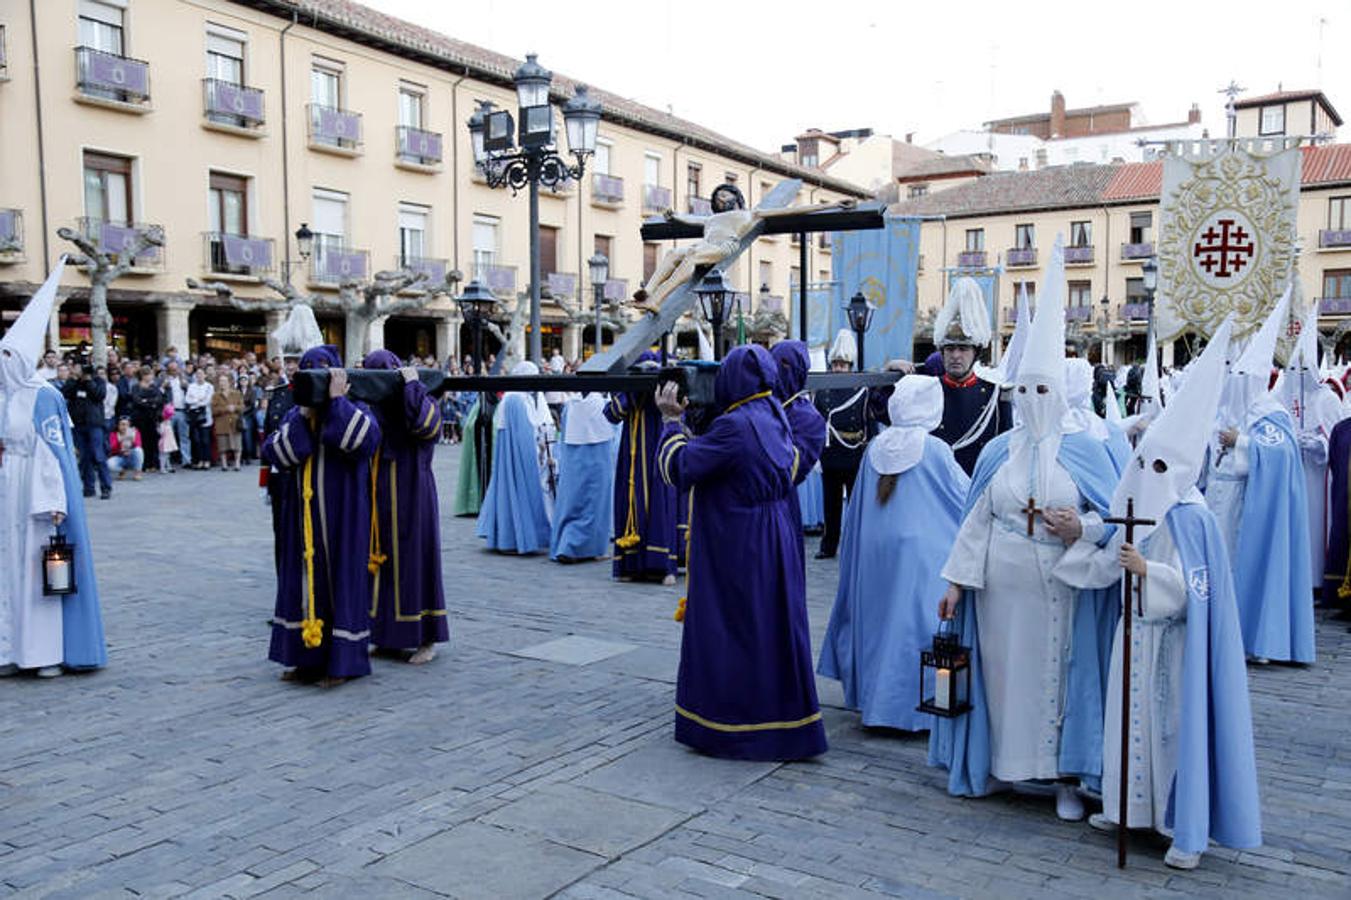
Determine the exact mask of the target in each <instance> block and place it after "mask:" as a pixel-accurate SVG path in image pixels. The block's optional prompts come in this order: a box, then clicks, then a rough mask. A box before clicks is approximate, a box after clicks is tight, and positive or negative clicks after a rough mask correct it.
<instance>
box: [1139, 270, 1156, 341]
mask: <svg viewBox="0 0 1351 900" xmlns="http://www.w3.org/2000/svg"><path fill="white" fill-rule="evenodd" d="M1140 278H1141V280H1142V281H1143V282H1144V287H1145V302H1146V303H1148V304H1149V324H1148V325H1147V326H1145V355H1146V357H1147V356H1148V355H1149V345H1150V344H1152V343H1153V342H1154V291H1155V289H1156V288H1158V286H1159V260H1158V257H1156V256H1151V257H1149V258H1148V259H1146V260H1145V261H1144V263H1143V264H1142V265H1141V266H1140Z"/></svg>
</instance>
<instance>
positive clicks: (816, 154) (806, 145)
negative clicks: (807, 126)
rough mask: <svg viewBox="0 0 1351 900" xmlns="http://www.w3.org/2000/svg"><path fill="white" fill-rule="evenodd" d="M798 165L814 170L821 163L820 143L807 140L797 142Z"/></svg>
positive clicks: (814, 139) (813, 139)
mask: <svg viewBox="0 0 1351 900" xmlns="http://www.w3.org/2000/svg"><path fill="white" fill-rule="evenodd" d="M797 161H798V165H801V166H806V167H807V168H809V169H810V168H814V167H815V166H816V165H817V164H818V163H820V161H821V142H820V141H819V140H817V139H816V138H809V139H806V140H801V141H798V142H797Z"/></svg>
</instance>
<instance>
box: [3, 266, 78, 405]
mask: <svg viewBox="0 0 1351 900" xmlns="http://www.w3.org/2000/svg"><path fill="white" fill-rule="evenodd" d="M65 268H66V257H65V256H64V255H63V256H62V257H61V258H60V259H58V260H57V261H56V265H55V266H54V267H53V268H52V274H50V275H48V276H47V280H46V281H44V282H43V283H42V287H40V288H38V289H37V292H36V293H35V294H33V296H32V298H31V299H30V300H29V301H28V303H27V305H25V306H24V308H23V312H21V313H19V318H17V319H16V320H15V321H14V324H13V325H11V326H10V327H9V331H6V332H5V336H4V337H3V338H0V350H3V351H7V352H5V353H0V390H18V389H19V388H21V387H24V386H30V387H39V386H41V385H42V384H43V382H42V380H41V379H38V378H37V377H36V374H35V373H36V372H37V367H38V360H39V359H41V358H42V353H43V350H44V349H45V348H46V346H47V329H48V327H49V326H50V325H51V321H52V309H53V308H55V306H56V289H57V287H58V286H59V285H60V283H61V273H62V272H63V271H65Z"/></svg>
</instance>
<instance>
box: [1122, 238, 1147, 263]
mask: <svg viewBox="0 0 1351 900" xmlns="http://www.w3.org/2000/svg"><path fill="white" fill-rule="evenodd" d="M1153 255H1154V242H1153V241H1142V242H1140V243H1138V244H1122V245H1121V258H1122V259H1124V260H1140V261H1143V260H1146V259H1149V257H1151V256H1153Z"/></svg>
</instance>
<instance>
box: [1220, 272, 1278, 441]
mask: <svg viewBox="0 0 1351 900" xmlns="http://www.w3.org/2000/svg"><path fill="white" fill-rule="evenodd" d="M1290 294H1291V289H1290V288H1289V287H1287V288H1286V289H1285V293H1284V294H1282V295H1281V299H1280V301H1279V302H1278V303H1277V304H1276V306H1275V308H1274V309H1272V311H1271V314H1270V315H1268V316H1267V318H1266V321H1265V322H1263V323H1262V327H1261V328H1259V329H1258V330H1257V332H1256V333H1255V334H1254V335H1253V336H1252V337H1251V338H1249V339H1248V345H1247V347H1245V348H1244V350H1243V352H1242V353H1241V354H1239V356H1238V358H1237V359H1236V360H1235V361H1234V364H1233V365H1232V366H1231V367H1230V369H1229V378H1228V380H1227V381H1226V382H1225V390H1224V397H1223V398H1222V399H1221V406H1220V423H1221V424H1222V425H1223V426H1225V427H1235V428H1246V427H1247V426H1249V425H1251V424H1252V423H1253V422H1256V421H1257V420H1258V419H1260V418H1262V417H1263V416H1267V415H1270V414H1271V413H1272V412H1273V411H1275V410H1277V409H1280V408H1281V405H1280V403H1278V402H1277V401H1276V399H1275V398H1274V397H1272V396H1271V395H1270V392H1269V390H1268V385H1269V384H1270V381H1271V367H1272V365H1273V364H1274V362H1275V357H1276V341H1277V339H1278V338H1279V337H1280V335H1281V329H1282V328H1284V327H1285V323H1286V319H1287V318H1288V317H1289V314H1290Z"/></svg>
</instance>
